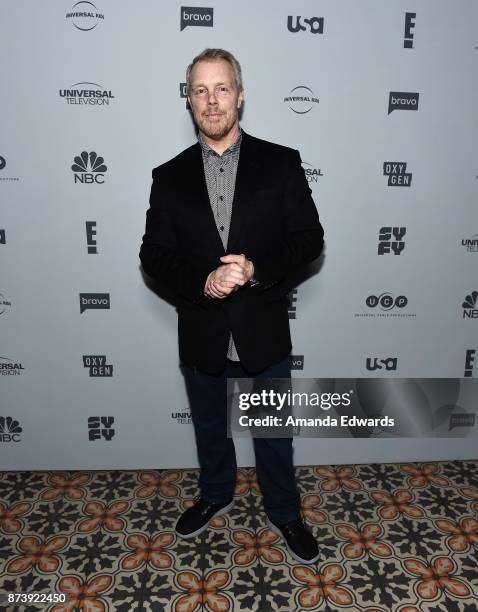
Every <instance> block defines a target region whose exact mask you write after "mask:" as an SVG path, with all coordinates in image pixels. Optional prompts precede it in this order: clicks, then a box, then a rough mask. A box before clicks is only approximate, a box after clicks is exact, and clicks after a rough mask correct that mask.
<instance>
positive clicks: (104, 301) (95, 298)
mask: <svg viewBox="0 0 478 612" xmlns="http://www.w3.org/2000/svg"><path fill="white" fill-rule="evenodd" d="M88 309H90V310H101V309H103V310H109V309H110V294H109V293H80V314H82V313H83V312H85V310H88Z"/></svg>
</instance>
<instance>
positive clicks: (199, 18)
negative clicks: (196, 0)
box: [180, 6, 214, 32]
mask: <svg viewBox="0 0 478 612" xmlns="http://www.w3.org/2000/svg"><path fill="white" fill-rule="evenodd" d="M213 25H214V9H213V8H206V7H203V6H201V7H200V6H182V7H181V27H180V31H181V32H182V31H183V30H184V28H187V27H188V26H203V27H206V28H212V27H213Z"/></svg>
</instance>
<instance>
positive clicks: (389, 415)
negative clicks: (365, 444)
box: [228, 378, 478, 438]
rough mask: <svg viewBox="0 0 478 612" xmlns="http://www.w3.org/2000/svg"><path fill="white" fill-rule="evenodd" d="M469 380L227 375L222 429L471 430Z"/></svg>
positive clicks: (358, 434)
mask: <svg viewBox="0 0 478 612" xmlns="http://www.w3.org/2000/svg"><path fill="white" fill-rule="evenodd" d="M477 398H478V384H477V381H476V379H469V378H466V379H465V378H463V379H433V378H424V379H410V378H406V379H403V378H402V379H398V378H390V379H387V378H362V379H346V378H338V379H330V378H329V379H313V378H300V379H279V378H265V379H258V378H256V379H252V378H237V379H236V378H230V379H228V436H229V437H245V436H249V435H252V436H253V437H257V438H261V437H291V436H300V437H336V438H371V437H375V438H376V437H473V436H476V435H477V432H476V430H475V413H476V412H477V411H478V402H477V401H476V400H477Z"/></svg>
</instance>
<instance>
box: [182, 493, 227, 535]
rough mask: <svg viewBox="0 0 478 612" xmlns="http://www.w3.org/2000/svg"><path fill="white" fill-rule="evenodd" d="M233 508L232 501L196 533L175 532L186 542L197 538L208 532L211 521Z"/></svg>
mask: <svg viewBox="0 0 478 612" xmlns="http://www.w3.org/2000/svg"><path fill="white" fill-rule="evenodd" d="M233 506H234V500H232V502H230V503H229V504H227V506H224V508H221V509H220V510H218V511H217V512H216V514H213V515H212V516H211V518H210V519H209V520H208V522H207V523H205V524H204V525H203V526H202V527H200V528H199V529H197V530H196V531H193V532H191V533H181V532H179V531H177V530H176V529H175V530H174V532H175V533H176V535H177V536H179V537H180V538H183V539H184V540H188V539H189V538H195V537H196V536H198V535H199V534H200V533H202V532H203V531H206V529H207V528H208V527H209V523H210V522H211V521H213V520H214V519H215V518H216V517H217V516H221V515H222V514H227V513H228V512H229V510H231V508H232V507H233Z"/></svg>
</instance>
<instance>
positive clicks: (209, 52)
mask: <svg viewBox="0 0 478 612" xmlns="http://www.w3.org/2000/svg"><path fill="white" fill-rule="evenodd" d="M208 60H209V61H211V60H225V61H226V62H228V64H229V65H230V66H231V68H232V70H233V72H234V79H235V81H236V87H237V89H238V90H239V91H241V90H242V89H243V87H242V70H241V65H240V64H239V62H238V61H237V59H236V58H235V57H234V55H233V54H232V53H230V52H229V51H226V50H225V49H204V51H203V52H202V53H200V54H199V55H196V57H195V58H194V59H193V61H192V62H191V63H190V64H189V66H188V67H187V69H186V91H187V93H188V95H189V93H190V87H191V72H192V70H193V68H194V66H195V65H196V64H197V63H198V62H202V61H208Z"/></svg>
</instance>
